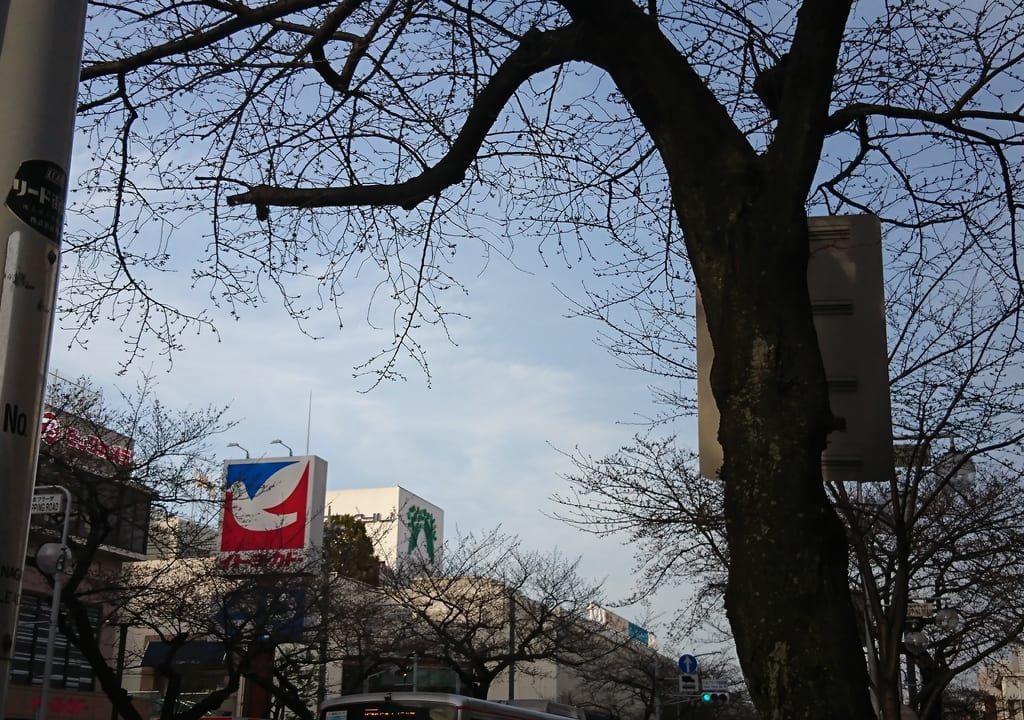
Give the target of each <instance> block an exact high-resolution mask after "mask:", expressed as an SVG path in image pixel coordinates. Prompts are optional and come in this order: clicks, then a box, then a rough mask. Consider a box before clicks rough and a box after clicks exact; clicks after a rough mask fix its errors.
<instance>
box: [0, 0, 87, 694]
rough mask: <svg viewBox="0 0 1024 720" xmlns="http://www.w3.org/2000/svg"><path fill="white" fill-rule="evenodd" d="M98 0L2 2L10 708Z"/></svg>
mask: <svg viewBox="0 0 1024 720" xmlns="http://www.w3.org/2000/svg"><path fill="white" fill-rule="evenodd" d="M85 10H86V0H0V98H2V101H0V202H3V207H2V208H0V268H2V269H3V275H2V277H0V415H2V418H0V423H2V424H0V496H2V497H3V498H4V503H5V506H6V508H7V514H6V516H5V518H4V522H3V523H0V714H2V713H3V711H4V707H5V705H6V703H7V682H8V677H9V676H10V667H11V658H12V656H13V654H14V638H15V624H16V622H17V617H18V598H19V595H20V592H21V574H22V570H23V568H24V564H25V550H26V545H27V542H28V528H29V517H30V513H31V508H32V488H33V485H34V482H35V471H36V461H37V457H38V453H39V425H40V414H41V410H42V403H43V389H44V386H45V380H46V366H47V362H48V359H49V349H50V337H51V334H52V330H53V313H54V306H55V303H56V294H57V271H58V268H59V266H60V236H61V230H62V227H63V221H64V202H65V200H66V197H67V178H68V169H69V165H70V162H71V143H72V137H73V134H74V121H75V105H76V101H77V96H78V78H79V74H80V71H81V60H82V57H81V56H82V37H83V34H84V29H85Z"/></svg>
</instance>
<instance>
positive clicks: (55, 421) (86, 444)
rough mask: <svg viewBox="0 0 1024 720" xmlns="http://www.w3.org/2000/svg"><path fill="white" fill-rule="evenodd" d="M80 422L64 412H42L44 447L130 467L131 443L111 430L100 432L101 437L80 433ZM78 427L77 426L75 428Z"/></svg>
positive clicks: (82, 431) (94, 434) (41, 429)
mask: <svg viewBox="0 0 1024 720" xmlns="http://www.w3.org/2000/svg"><path fill="white" fill-rule="evenodd" d="M84 424H85V423H84V421H83V420H80V419H77V418H75V417H74V416H73V415H69V414H67V413H60V414H58V413H56V412H54V411H52V410H47V411H46V412H45V413H43V421H42V423H41V425H42V427H41V428H40V435H41V437H42V440H43V442H45V443H46V444H47V445H56V444H58V443H59V444H61V445H63V446H65V447H69V448H73V449H75V450H81V451H82V452H86V453H89V454H90V455H95V456H96V457H98V458H103V459H104V460H107V461H108V462H111V463H113V464H114V465H131V464H132V441H131V438H128V437H125V436H124V435H121V434H120V433H116V432H114V431H113V430H107V429H103V430H102V433H103V435H104V437H100V435H97V434H96V433H93V432H89V431H88V430H84V429H83V428H82V427H81V425H84ZM76 425H79V427H76Z"/></svg>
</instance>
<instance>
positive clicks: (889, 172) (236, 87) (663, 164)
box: [65, 0, 1024, 720]
mask: <svg viewBox="0 0 1024 720" xmlns="http://www.w3.org/2000/svg"><path fill="white" fill-rule="evenodd" d="M1021 12H1022V11H1021V9H1020V7H1018V5H1017V4H1016V3H1011V2H1002V1H1000V0H994V1H993V2H989V3H983V4H963V3H953V2H932V1H931V0H928V1H926V0H911V1H910V2H906V3H899V4H889V5H878V4H857V5H854V3H852V2H850V1H849V0H844V1H842V2H836V1H834V0H802V1H801V2H797V1H796V0H793V1H791V2H789V1H786V0H779V1H772V0H765V1H764V2H755V3H718V2H695V3H679V4H676V3H669V2H662V3H659V2H656V0H650V1H649V2H645V3H638V2H634V1H633V0H561V1H559V2H554V1H552V0H535V1H534V2H521V1H519V0H515V1H509V2H500V1H496V2H492V3H488V4H485V5H482V6H481V5H480V4H477V3H460V2H457V1H455V0H434V1H427V0H424V1H422V2H420V1H414V0H404V1H395V0H392V1H385V0H381V1H380V2H372V1H370V0H364V1H360V0H342V1H341V2H323V1H322V0H271V1H268V2H265V3H259V4H256V3H227V4H225V3H222V2H213V1H212V0H211V1H210V2H191V1H190V2H179V1H178V0H149V1H148V2H133V3H98V2H97V3H94V4H93V14H92V16H91V19H90V25H89V27H90V35H89V37H88V38H87V42H86V51H85V55H86V56H85V67H84V69H83V72H82V79H83V86H82V91H81V97H80V101H81V106H80V111H81V112H80V121H79V126H80V127H81V128H82V132H83V134H84V135H85V136H86V137H88V138H89V146H90V148H91V152H92V162H91V163H86V164H87V167H86V168H85V171H84V175H83V181H84V185H85V186H86V187H89V188H90V195H89V197H88V198H82V199H81V200H80V201H78V205H77V206H76V207H77V209H80V210H82V211H83V217H82V219H81V223H82V224H81V225H80V227H81V229H82V231H81V233H80V234H78V235H77V236H74V235H73V234H72V236H70V237H69V238H68V240H67V246H68V249H69V250H70V251H71V252H72V253H77V261H78V264H77V266H76V270H77V272H71V273H70V277H69V278H68V281H67V283H65V285H66V290H67V294H66V296H65V297H66V298H67V300H66V304H67V305H68V306H69V307H71V308H73V309H76V310H77V311H78V312H79V313H80V314H81V315H84V316H86V317H91V316H95V315H103V316H107V315H109V316H113V317H115V318H118V319H128V318H130V319H131V320H138V321H139V325H138V327H139V333H140V337H142V336H145V337H148V334H149V333H153V334H155V335H156V337H157V338H159V339H160V340H162V341H163V342H164V343H166V344H167V346H168V347H172V348H173V347H176V346H177V345H178V337H179V334H180V332H181V331H182V330H183V329H185V328H187V327H191V326H195V325H200V326H203V325H208V324H210V323H211V318H210V316H209V315H208V314H207V312H206V311H205V310H193V309H190V308H188V307H183V308H180V309H179V310H177V311H176V310H175V309H174V308H172V307H169V306H168V305H167V304H166V303H165V302H163V301H161V300H160V298H159V297H157V296H156V295H155V294H154V292H153V288H152V287H150V286H148V285H146V284H144V281H142V280H140V279H139V278H140V275H139V272H138V271H139V269H140V266H145V265H149V266H151V267H152V266H156V267H163V266H164V265H165V264H166V262H167V258H168V252H169V251H170V250H169V248H170V247H171V246H172V245H173V244H166V243H164V242H159V243H154V245H152V246H151V247H147V246H146V242H147V238H149V237H160V238H163V237H165V236H166V234H167V232H169V231H170V230H172V229H173V223H175V222H184V221H185V219H186V218H187V217H191V216H193V215H194V213H195V212H196V208H198V207H202V206H203V205H208V206H209V207H210V208H211V209H212V211H213V218H212V224H211V225H210V234H209V237H208V244H207V245H206V248H207V252H208V254H207V256H206V257H205V258H202V259H201V262H200V263H199V264H197V265H196V266H195V267H196V270H195V275H194V277H195V281H196V282H197V283H198V284H200V285H201V286H202V288H203V289H204V290H206V291H208V292H209V293H210V296H211V298H213V299H214V300H215V301H216V302H223V303H227V304H228V305H229V306H230V308H229V309H231V310H233V311H238V310H240V309H241V308H242V307H244V306H245V305H246V304H248V303H255V302H260V301H261V300H262V297H263V295H262V293H263V288H264V287H266V286H267V284H268V283H269V284H270V286H276V287H277V288H278V289H279V290H280V294H281V298H282V299H283V301H284V302H285V303H286V305H287V306H288V308H289V309H290V310H291V311H292V312H293V313H294V314H295V315H296V316H297V317H299V318H301V317H303V316H304V314H305V312H306V310H307V307H308V305H307V304H306V303H305V302H304V301H303V298H302V296H301V295H300V294H299V293H301V291H302V290H303V289H304V290H306V291H308V292H310V293H311V294H312V293H315V292H317V291H319V292H320V295H319V297H327V298H330V299H331V300H333V301H334V302H335V303H336V304H338V303H339V298H340V294H341V292H342V290H343V287H344V286H345V281H346V279H347V278H349V277H351V276H352V273H354V272H355V271H356V270H357V269H359V270H367V271H368V270H370V269H371V268H375V269H376V270H378V271H379V276H378V279H379V282H380V283H381V286H382V287H383V288H386V290H385V291H384V292H379V293H375V295H374V297H375V298H376V299H379V300H380V301H381V302H383V303H385V304H387V303H393V306H391V307H379V306H378V307H376V308H371V316H372V315H373V314H374V313H375V311H383V312H384V313H386V315H387V317H390V318H393V319H394V320H393V321H394V326H393V327H388V328H387V330H386V333H387V334H388V335H389V338H390V339H389V341H388V342H387V343H386V348H385V350H383V351H382V352H381V353H380V354H379V355H378V356H376V357H374V358H371V359H370V360H369V361H368V363H367V365H366V366H364V367H363V368H361V370H362V371H364V372H366V373H368V374H369V375H370V377H371V380H372V381H374V382H379V381H381V380H384V379H389V378H393V377H397V376H400V375H401V373H402V367H401V366H400V361H401V360H404V359H406V358H411V361H412V362H413V363H414V364H420V365H421V366H424V367H425V355H424V349H423V347H422V346H421V345H419V341H418V339H417V336H416V331H417V329H418V328H421V327H423V326H428V325H433V326H440V327H441V328H442V329H444V328H446V327H447V326H446V324H445V323H446V319H447V318H448V317H449V315H448V314H447V313H449V312H451V310H450V309H449V308H447V307H446V301H445V298H446V295H445V292H447V291H449V290H451V289H453V288H455V289H458V281H457V278H454V277H453V276H452V271H451V270H452V267H453V266H452V265H451V264H450V263H451V256H452V254H453V253H454V252H455V251H456V249H457V248H462V247H464V246H465V245H466V244H467V243H468V242H469V241H468V240H467V239H466V238H479V239H480V240H481V241H482V242H483V245H484V248H485V250H486V251H487V252H491V253H496V254H502V255H508V254H511V252H512V250H513V248H514V246H515V245H516V244H517V241H519V239H520V238H524V237H528V236H533V237H534V238H536V242H537V243H539V246H540V248H541V251H542V252H543V251H545V250H547V249H549V248H550V250H551V252H553V253H555V254H556V255H557V256H559V257H560V259H561V260H562V261H564V262H567V263H575V262H576V261H577V260H586V261H588V262H589V261H590V260H591V259H592V260H593V263H592V264H593V265H594V266H595V268H596V270H597V271H598V273H599V274H600V275H601V276H602V277H603V278H604V279H605V280H606V281H607V283H608V286H609V289H608V291H607V292H600V293H598V295H597V296H596V301H597V307H596V308H595V311H596V312H599V313H612V314H613V313H615V312H617V311H618V309H620V308H624V307H629V303H630V301H631V300H633V299H637V298H638V299H640V300H641V301H642V302H646V301H647V300H648V298H650V297H652V296H651V295H650V291H651V290H654V291H660V290H665V291H666V292H667V296H668V297H670V298H671V299H672V300H673V301H675V300H676V299H679V298H682V299H684V300H686V301H687V302H689V298H691V297H692V287H693V284H692V282H691V281H693V282H695V284H696V287H697V288H698V289H699V291H700V293H701V296H702V298H703V302H704V307H705V309H706V312H707V318H708V326H709V329H710V334H711V338H712V341H713V343H714V347H715V357H716V360H715V366H714V370H713V372H712V387H713V392H714V395H715V398H716V400H717V404H718V406H719V408H720V409H721V412H722V423H721V429H720V433H719V434H720V439H721V443H722V446H723V448H724V452H725V460H724V466H723V468H722V471H721V477H722V478H723V481H724V485H723V498H724V521H725V528H726V541H727V545H728V550H729V552H728V558H729V568H728V581H727V586H726V589H725V597H726V608H727V612H728V617H729V622H730V626H731V630H732V633H733V635H734V637H735V641H736V647H737V651H738V655H739V659H740V663H741V665H742V667H743V670H744V673H745V675H746V677H747V680H748V682H749V685H750V690H751V695H752V697H753V700H754V703H755V704H756V705H757V707H758V710H759V711H760V712H761V714H762V716H763V717H765V718H817V717H832V718H851V719H852V718H859V719H861V720H863V719H865V718H869V717H872V709H871V706H870V702H869V699H868V693H867V691H866V686H867V677H866V672H865V669H864V663H863V657H862V653H861V647H860V642H859V638H858V632H857V627H858V624H857V621H856V618H855V613H854V610H853V605H852V602H851V599H850V595H849V588H848V582H847V581H848V577H847V545H846V541H845V540H846V539H845V534H844V528H843V525H842V523H841V522H840V520H839V519H838V517H837V515H836V513H835V511H834V509H833V507H832V505H831V502H830V499H829V497H828V496H827V494H826V492H825V490H824V487H823V483H822V477H821V470H820V465H819V458H820V454H821V452H822V450H823V449H824V448H825V446H826V443H827V437H828V435H829V433H830V432H832V431H834V430H836V429H837V428H838V427H840V426H841V421H840V420H839V419H837V418H835V417H833V416H832V414H831V413H830V410H829V403H828V395H827V388H826V382H825V376H824V372H823V368H822V363H821V357H820V353H819V352H818V349H817V343H816V335H815V330H814V325H813V321H812V313H811V305H810V301H809V298H808V295H807V286H806V281H805V274H806V267H807V261H808V230H807V222H806V216H807V208H808V206H809V205H817V206H820V207H824V208H827V209H828V210H831V211H838V210H842V211H850V210H851V209H852V210H856V211H872V212H875V213H876V214H878V215H880V216H881V217H882V219H883V221H885V223H886V227H887V230H888V231H892V232H887V238H888V243H889V247H890V249H891V250H892V253H891V257H892V258H896V259H897V260H898V262H897V264H896V267H895V269H896V270H897V271H898V272H899V274H900V276H901V277H902V278H903V280H902V282H903V283H904V292H903V293H902V295H901V296H900V299H901V300H902V301H905V302H907V303H909V304H913V305H915V307H916V308H917V311H918V313H919V315H920V316H926V315H928V314H929V313H930V311H931V310H933V309H937V308H938V307H939V306H940V305H941V301H943V300H945V301H949V300H951V299H953V297H954V296H952V295H949V294H946V293H944V292H940V291H937V290H936V288H941V289H942V290H945V289H948V287H950V286H945V285H942V283H941V282H939V281H940V280H941V279H943V277H945V278H950V277H952V276H949V275H947V276H940V277H937V276H933V275H931V274H929V273H928V271H927V270H926V269H925V266H924V264H922V263H923V262H924V261H926V260H928V259H930V258H932V257H935V256H941V257H949V258H961V259H962V260H963V262H964V263H966V264H967V265H968V266H969V268H970V269H969V270H967V269H965V271H964V273H963V274H957V275H956V276H955V278H954V279H955V280H956V281H957V282H959V283H960V287H965V288H968V289H969V290H970V291H972V292H975V291H976V292H983V293H990V294H991V295H990V296H992V297H995V298H997V299H998V304H1000V305H1001V306H1002V307H1003V308H1005V309H1006V310H1007V312H1009V313H1011V314H1015V313H1016V312H1017V309H1019V307H1020V286H1021V282H1020V277H1019V274H1018V273H1017V272H1016V270H1015V268H1016V267H1017V262H1016V252H1017V246H1016V243H1017V233H1018V232H1019V221H1020V220H1019V215H1018V213H1019V210H1018V207H1019V203H1020V199H1019V193H1020V181H1021V176H1020V172H1021V170H1020V168H1021V165H1022V163H1021V162H1020V142H1021V134H1020V133H1021V123H1022V120H1024V118H1022V114H1021V110H1020V108H1019V106H1017V105H1015V104H1014V103H1013V101H1012V100H1010V98H1014V97H1017V96H1019V94H1020V90H1021V87H1020V86H1021V82H1022V81H1021V73H1020V64H1021V62H1022V55H1021V51H1020V47H1019V38H1020V36H1021V34H1022V33H1021V23H1022V16H1021ZM225 202H226V204H227V207H224V204H225ZM174 208H177V209H179V210H180V213H181V214H180V215H178V216H175V215H174V213H173V212H171V211H172V210H173V209H174ZM254 218H255V219H254ZM147 226H148V227H147ZM144 229H146V230H147V232H142V230H144ZM148 229H152V230H154V231H155V230H159V232H152V233H151V232H149V231H148ZM310 283H311V284H312V285H313V286H314V287H312V288H311V287H310ZM111 287H114V288H117V289H118V290H117V292H113V293H112V292H111V290H110V288H111ZM290 288H292V289H290ZM662 297H664V296H662ZM652 302H653V303H654V306H655V307H657V308H661V307H664V305H663V303H662V302H661V301H660V300H657V299H655V300H653V301H652ZM154 310H155V311H156V312H154ZM612 320H613V325H614V326H617V327H625V325H624V324H623V323H621V322H618V321H617V319H616V318H612ZM641 324H643V323H641ZM85 325H86V323H83V325H82V326H83V327H84V326H85ZM931 327H932V328H933V329H934V330H935V333H936V334H935V336H934V340H935V343H934V344H933V345H932V346H920V345H915V346H914V347H915V348H918V349H928V351H931V350H932V349H934V348H936V347H938V346H939V345H941V344H942V343H943V342H945V341H946V340H947V337H946V334H947V333H952V335H951V337H949V338H948V339H949V341H951V342H958V341H960V340H961V339H962V337H961V335H960V333H959V332H958V330H959V328H960V327H961V324H960V323H959V321H958V320H956V319H952V320H950V321H945V320H943V319H942V316H941V315H937V316H936V317H935V320H934V322H933V323H932V324H931ZM900 329H901V330H902V328H900ZM1004 331H1005V332H1009V334H1010V337H1011V340H1012V341H1016V338H1017V332H1019V331H1018V330H1016V329H1015V328H1014V326H1013V325H1012V324H1010V325H1003V326H1001V330H1000V332H1001V333H1002V332H1004ZM920 337H921V336H915V337H914V338H913V341H914V342H915V343H916V342H917V341H918V340H919V338H920ZM897 342H898V343H900V342H903V340H902V339H901V340H898V341H897ZM908 342H909V340H908ZM141 347H143V346H142V345H138V344H133V345H132V346H131V348H132V351H131V352H136V351H138V350H139V349H140V348H141ZM662 349H667V348H655V350H658V351H660V350H662ZM897 354H899V353H897ZM912 355H913V353H912V352H911V353H908V354H907V356H908V357H910V356H912ZM668 356H669V359H670V360H671V361H672V362H673V363H676V364H677V366H685V365H687V364H688V363H689V362H690V361H689V360H688V359H687V358H686V357H684V356H676V355H674V354H673V353H668ZM908 369H909V367H908Z"/></svg>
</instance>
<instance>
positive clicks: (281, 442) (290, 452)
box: [270, 440, 295, 457]
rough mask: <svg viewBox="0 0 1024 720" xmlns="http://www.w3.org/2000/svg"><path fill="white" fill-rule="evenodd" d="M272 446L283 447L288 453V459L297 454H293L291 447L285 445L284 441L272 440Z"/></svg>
mask: <svg viewBox="0 0 1024 720" xmlns="http://www.w3.org/2000/svg"><path fill="white" fill-rule="evenodd" d="M270 444H271V445H283V446H284V448H285V449H286V450H287V451H288V457H292V456H293V455H295V453H293V452H292V449H291V447H289V446H288V445H286V444H285V442H284V440H271V441H270Z"/></svg>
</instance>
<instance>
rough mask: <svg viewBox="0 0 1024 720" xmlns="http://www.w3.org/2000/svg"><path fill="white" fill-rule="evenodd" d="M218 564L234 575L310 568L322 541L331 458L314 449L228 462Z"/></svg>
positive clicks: (223, 569) (225, 467)
mask: <svg viewBox="0 0 1024 720" xmlns="http://www.w3.org/2000/svg"><path fill="white" fill-rule="evenodd" d="M224 487H225V493H224V515H223V521H222V523H221V535H220V553H219V555H218V558H217V566H218V567H219V568H220V569H221V570H222V571H224V572H226V573H230V574H236V575H259V574H264V573H280V572H297V571H301V570H303V569H304V568H307V569H308V564H309V560H310V559H311V558H315V557H317V549H318V548H319V547H320V546H321V544H322V542H323V532H324V493H325V492H326V487H327V462H326V461H325V460H323V459H321V458H319V457H316V456H315V455H309V456H304V457H287V458H264V459H260V460H248V459H246V460H228V461H227V462H225V463H224Z"/></svg>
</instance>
